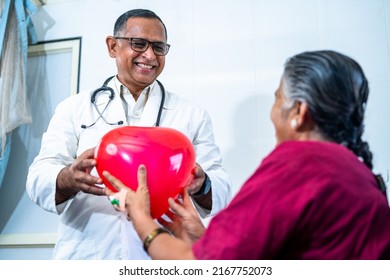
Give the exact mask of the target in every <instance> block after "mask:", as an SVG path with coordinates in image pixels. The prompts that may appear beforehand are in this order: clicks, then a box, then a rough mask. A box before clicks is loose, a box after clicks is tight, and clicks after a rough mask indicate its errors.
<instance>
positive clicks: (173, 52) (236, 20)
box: [0, 0, 390, 258]
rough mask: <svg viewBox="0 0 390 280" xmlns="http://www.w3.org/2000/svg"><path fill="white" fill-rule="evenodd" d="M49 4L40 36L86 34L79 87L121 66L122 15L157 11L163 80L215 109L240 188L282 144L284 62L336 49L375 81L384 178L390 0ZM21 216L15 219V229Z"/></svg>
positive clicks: (375, 133) (373, 133) (374, 118)
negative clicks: (115, 36) (274, 118)
mask: <svg viewBox="0 0 390 280" xmlns="http://www.w3.org/2000/svg"><path fill="white" fill-rule="evenodd" d="M47 2H48V4H47V5H45V6H43V7H40V8H39V11H38V13H37V14H36V15H35V17H34V23H35V25H36V28H37V31H38V36H39V40H41V41H45V40H53V39H62V38H69V37H77V36H82V55H81V76H80V89H81V90H83V89H87V88H97V87H99V86H100V85H101V84H102V83H103V81H104V80H105V79H106V78H107V77H108V76H110V75H112V74H114V73H115V69H116V68H115V64H114V61H113V60H112V59H111V58H109V57H108V55H107V51H106V47H105V37H106V36H107V35H111V34H112V28H113V25H114V22H115V20H116V18H117V17H118V16H119V15H120V14H122V13H123V12H125V11H126V10H129V9H133V8H149V9H151V10H153V11H155V12H156V13H157V14H158V15H159V16H160V17H161V18H162V19H163V21H164V22H165V24H166V26H167V29H168V42H169V43H170V44H171V45H172V47H171V49H170V52H169V54H168V56H167V63H166V68H165V71H164V72H163V74H162V75H161V76H160V78H159V79H160V80H161V81H162V82H163V83H164V85H165V87H166V88H167V89H168V90H170V91H173V92H176V93H178V94H180V95H182V96H184V97H187V98H189V99H191V100H193V101H194V102H197V103H199V104H201V105H202V106H204V107H205V108H206V109H207V110H208V111H209V113H210V115H211V117H212V120H213V124H214V128H215V136H216V141H217V143H218V144H219V146H220V148H221V151H222V156H223V160H224V165H225V168H226V169H227V171H228V172H229V173H230V175H231V178H232V181H233V185H234V188H235V190H237V189H238V188H239V186H240V185H241V184H242V183H243V182H244V181H245V179H246V178H247V177H248V176H249V175H250V174H251V173H252V172H253V171H254V169H255V167H256V166H257V165H258V164H259V163H260V161H261V160H262V158H263V157H264V156H265V155H267V154H268V152H269V151H270V150H271V149H272V148H273V146H274V143H275V141H274V130H273V127H272V124H271V122H270V120H269V112H270V108H271V105H272V102H273V98H274V97H273V94H274V91H275V89H276V87H277V86H278V83H279V79H280V75H281V72H282V68H283V63H284V62H285V60H286V59H287V58H288V57H289V56H292V55H294V54H296V53H299V52H302V51H307V50H317V49H333V50H337V51H340V52H343V53H345V54H347V55H349V56H351V57H353V58H355V59H356V60H357V61H358V62H359V63H360V64H361V66H362V67H363V69H364V70H365V73H366V75H367V77H368V80H369V82H370V88H371V95H370V99H369V103H368V109H367V118H366V120H367V121H366V134H365V137H366V139H367V140H368V141H369V143H370V144H371V149H372V151H373V153H374V165H375V171H376V172H381V173H383V174H384V175H386V174H387V172H388V170H389V169H390V151H389V149H388V148H387V143H390V133H389V130H388V121H387V120H389V119H390V112H389V110H388V105H389V104H390V94H388V93H389V92H390V49H389V46H390V1H387V0H295V1H288V0H273V1H271V0H268V1H266V0H214V1H210V0H186V1H182V0H164V1H158V0H139V1H136V0H133V1H130V0H112V1H109V0H79V1H76V0H74V1H58V0H57V1H54V2H53V3H52V4H50V0H49V1H47ZM53 94H55V93H53ZM385 178H386V176H385ZM20 203H27V202H26V201H25V200H20ZM1 207H2V206H1V205H0V209H1ZM42 211H43V210H42ZM37 215H39V213H37ZM17 222H18V221H17V220H13V217H12V216H11V217H10V219H9V221H8V224H7V226H9V224H10V223H17ZM0 230H2V229H1V228H0ZM12 257H14V256H12ZM0 258H1V250H0ZM15 258H16V257H15Z"/></svg>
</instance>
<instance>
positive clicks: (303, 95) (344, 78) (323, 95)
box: [282, 50, 373, 169]
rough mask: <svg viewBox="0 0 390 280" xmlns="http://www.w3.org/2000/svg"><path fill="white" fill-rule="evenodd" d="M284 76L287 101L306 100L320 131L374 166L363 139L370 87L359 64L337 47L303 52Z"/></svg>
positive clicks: (289, 64)
mask: <svg viewBox="0 0 390 280" xmlns="http://www.w3.org/2000/svg"><path fill="white" fill-rule="evenodd" d="M282 79H283V84H284V87H285V90H284V92H285V95H286V99H287V100H289V104H288V105H289V106H292V105H293V104H294V103H295V102H297V101H299V102H304V103H306V104H307V105H308V108H309V112H310V115H311V117H312V118H313V120H314V122H315V123H316V125H317V127H318V129H319V130H320V133H321V134H323V136H325V137H326V138H328V139H330V140H332V141H334V142H336V143H339V144H342V145H344V146H346V147H347V148H349V149H350V150H351V151H353V152H354V153H355V154H356V155H357V156H358V157H360V158H361V159H362V160H363V161H364V163H365V164H366V165H367V166H368V167H369V168H370V169H372V167H373V166H372V153H371V151H370V149H369V146H368V143H367V142H364V141H363V140H362V134H363V132H364V124H363V121H364V112H365V107H366V103H367V98H368V94H369V89H368V82H367V79H366V77H365V75H364V73H363V70H362V68H361V67H360V65H359V64H358V63H357V62H356V61H355V60H353V59H352V58H350V57H348V56H345V55H343V54H341V53H338V52H335V51H326V50H325V51H312V52H304V53H301V54H298V55H295V56H293V57H291V58H290V59H288V60H287V62H286V64H285V67H284V73H283V77H282Z"/></svg>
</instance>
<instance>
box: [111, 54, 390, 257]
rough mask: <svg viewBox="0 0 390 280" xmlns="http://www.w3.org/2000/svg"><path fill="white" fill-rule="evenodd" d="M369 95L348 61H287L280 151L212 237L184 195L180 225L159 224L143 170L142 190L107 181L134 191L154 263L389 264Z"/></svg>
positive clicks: (132, 213) (136, 216) (275, 114)
mask: <svg viewBox="0 0 390 280" xmlns="http://www.w3.org/2000/svg"><path fill="white" fill-rule="evenodd" d="M368 94H369V90H368V83H367V79H366V77H365V75H364V73H363V70H362V68H361V67H360V65H359V64H358V63H357V62H356V61H354V60H353V59H351V58H350V57H348V56H345V55H343V54H340V53H338V52H334V51H311V52H304V53H301V54H298V55H295V56H293V57H291V58H290V59H288V60H287V62H286V64H285V67H284V71H283V74H282V78H281V81H280V85H279V87H278V89H277V90H276V92H275V102H274V104H273V106H272V110H271V120H272V122H273V124H274V127H275V131H276V142H277V144H276V147H275V149H274V150H273V151H272V152H271V153H270V154H269V155H268V156H267V157H266V158H265V159H264V160H263V161H262V163H261V164H260V166H259V167H258V168H257V170H256V171H255V172H254V173H253V175H252V176H251V177H250V178H249V179H248V180H247V181H246V182H245V184H244V185H243V186H242V187H241V189H240V191H239V192H238V193H237V194H236V196H235V197H234V199H233V200H232V201H231V203H230V204H229V205H228V206H227V207H226V208H225V209H224V210H222V211H221V212H220V213H219V214H218V215H217V216H215V217H214V218H213V219H212V220H211V221H210V224H209V226H208V227H207V228H206V229H205V228H204V227H203V225H202V223H201V222H200V220H199V218H198V216H197V214H196V211H195V210H194V209H193V208H192V205H191V202H190V200H189V196H188V194H187V192H185V191H184V192H183V200H182V201H180V202H179V201H174V200H173V199H169V204H170V207H171V210H172V215H171V219H172V222H167V221H161V220H160V223H161V224H162V225H164V226H165V227H167V228H169V229H170V231H168V230H166V229H165V228H162V227H161V225H160V224H158V223H156V222H155V221H154V220H153V219H152V218H151V216H150V210H149V209H150V207H149V193H148V188H147V182H146V172H147V171H146V169H145V166H143V165H141V166H140V167H139V171H138V181H139V185H138V189H137V191H136V192H134V191H132V190H130V189H128V188H127V187H126V186H124V185H123V184H122V183H121V182H120V181H119V180H118V179H116V178H114V177H112V176H111V175H110V174H108V173H107V172H106V173H105V176H106V177H107V179H108V180H109V181H110V182H111V183H112V184H113V185H115V186H116V188H117V189H118V190H120V191H119V192H118V193H116V194H115V195H117V196H120V195H121V193H127V194H126V209H125V211H126V213H127V214H128V216H129V219H130V220H131V222H132V223H133V224H134V227H135V229H136V231H137V233H138V235H139V236H140V238H141V239H142V240H144V247H145V250H146V251H147V252H148V254H149V255H150V256H151V257H152V258H153V259H390V209H389V205H388V202H387V199H386V195H385V188H384V186H383V184H381V183H380V180H378V177H377V176H375V175H374V174H373V172H372V167H373V164H372V153H371V151H370V149H369V145H368V143H367V142H365V141H363V140H362V134H363V132H364V112H365V108H366V103H367V98H368ZM149 176H153V174H149ZM122 190H124V192H123V191H122ZM122 207H123V206H122ZM173 213H174V214H173ZM169 232H172V233H173V234H174V235H175V237H174V236H172V235H171V234H169Z"/></svg>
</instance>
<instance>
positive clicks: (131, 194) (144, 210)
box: [103, 164, 151, 222]
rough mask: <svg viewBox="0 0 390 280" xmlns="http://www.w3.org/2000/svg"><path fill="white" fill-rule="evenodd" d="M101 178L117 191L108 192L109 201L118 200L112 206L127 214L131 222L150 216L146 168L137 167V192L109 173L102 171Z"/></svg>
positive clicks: (142, 166)
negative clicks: (104, 178) (116, 203)
mask: <svg viewBox="0 0 390 280" xmlns="http://www.w3.org/2000/svg"><path fill="white" fill-rule="evenodd" d="M103 176H104V177H106V179H107V180H108V181H109V182H110V184H111V185H112V186H113V187H114V188H115V189H117V190H118V192H117V193H113V192H111V193H110V192H109V193H108V194H109V195H110V198H111V201H112V198H116V199H117V200H118V204H119V205H116V206H115V204H114V206H115V207H116V208H117V209H118V210H121V211H125V212H127V216H128V217H129V219H130V220H131V221H133V222H136V221H137V220H140V219H142V218H145V217H149V218H151V216H150V197H149V189H148V186H147V182H146V168H145V166H144V165H142V164H141V165H140V166H139V167H138V173H137V176H138V188H137V191H133V190H132V189H130V188H128V187H127V186H125V185H124V184H123V183H122V182H121V181H120V180H119V179H117V178H116V177H114V176H112V175H111V174H110V173H109V172H107V171H103Z"/></svg>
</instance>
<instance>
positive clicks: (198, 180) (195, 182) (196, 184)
mask: <svg viewBox="0 0 390 280" xmlns="http://www.w3.org/2000/svg"><path fill="white" fill-rule="evenodd" d="M205 180H206V174H205V173H204V171H203V169H202V167H201V166H200V165H199V164H198V163H197V164H196V165H195V167H194V169H193V170H192V178H191V180H190V181H189V182H188V183H187V186H186V188H187V191H188V193H189V194H190V195H193V194H196V193H197V192H198V191H199V190H200V189H201V188H202V185H203V182H204V181H205Z"/></svg>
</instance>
